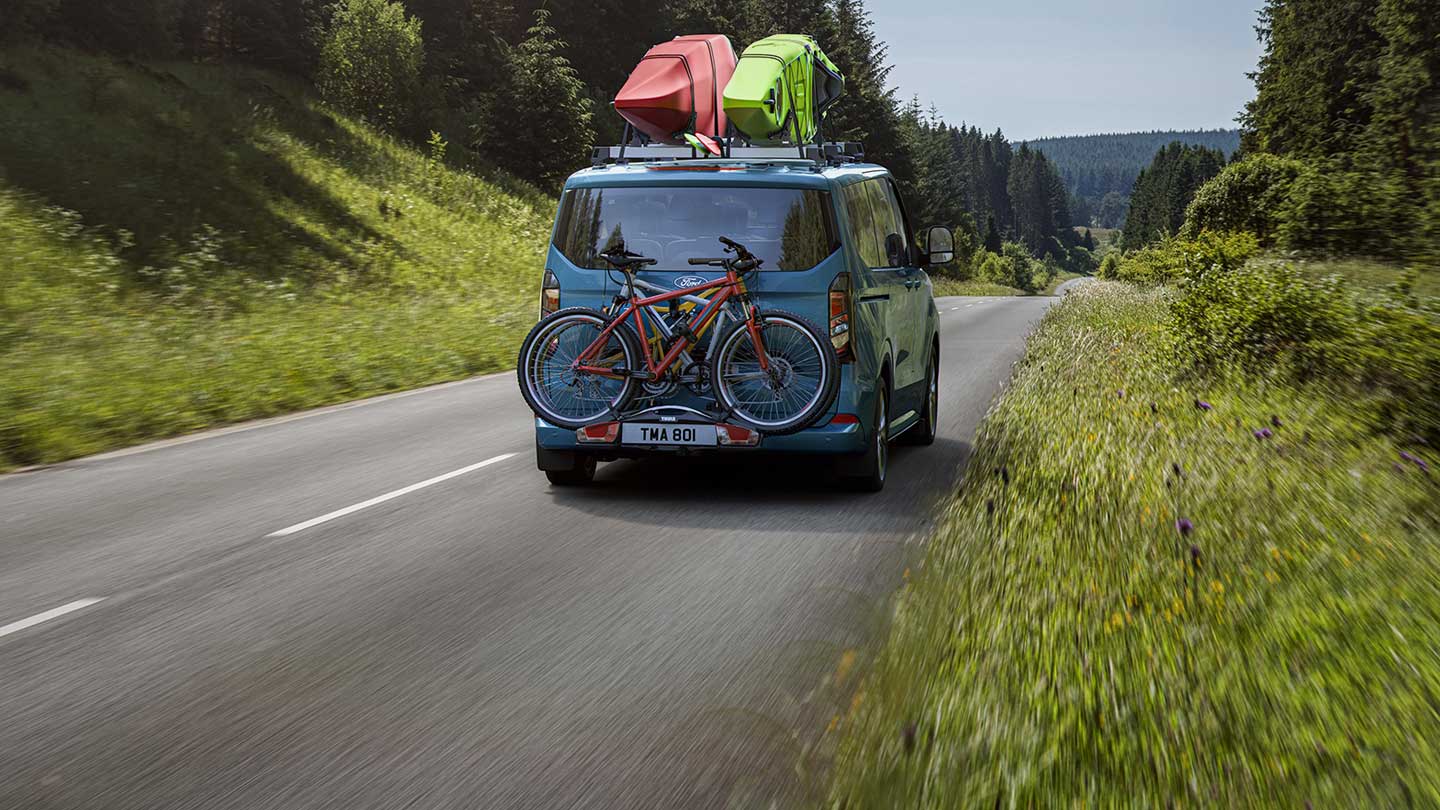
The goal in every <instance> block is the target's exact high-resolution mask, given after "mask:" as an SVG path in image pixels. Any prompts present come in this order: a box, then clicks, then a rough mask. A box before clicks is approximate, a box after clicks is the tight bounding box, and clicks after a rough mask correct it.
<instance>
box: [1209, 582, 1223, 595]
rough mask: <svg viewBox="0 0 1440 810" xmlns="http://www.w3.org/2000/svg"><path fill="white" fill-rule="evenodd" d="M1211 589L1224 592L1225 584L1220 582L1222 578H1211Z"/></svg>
mask: <svg viewBox="0 0 1440 810" xmlns="http://www.w3.org/2000/svg"><path fill="white" fill-rule="evenodd" d="M1210 590H1212V591H1214V592H1215V593H1224V592H1225V586H1224V585H1222V584H1220V580H1218V579H1212V580H1210Z"/></svg>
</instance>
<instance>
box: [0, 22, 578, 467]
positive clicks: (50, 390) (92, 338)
mask: <svg viewBox="0 0 1440 810" xmlns="http://www.w3.org/2000/svg"><path fill="white" fill-rule="evenodd" d="M7 63H8V64H9V65H10V67H9V68H8V69H9V70H11V71H12V72H14V73H15V74H16V75H19V76H21V77H22V78H23V80H24V81H23V82H18V83H12V84H13V86H8V85H7V86H6V87H4V88H0V470H3V469H6V468H8V467H15V466H23V465H28V464H37V463H48V462H55V461H60V460H64V459H67V458H73V457H75V456H80V455H85V454H88V453H94V452H99V451H103V450H107V449H111V448H114V447H119V446H123V445H126V444H133V443H136V442H140V441H145V440H148V439H155V438H161V437H165V436H171V435H176V434H179V433H184V432H188V431H193V430H197V429H200V428H204V427H208V426H212V425H216V424H222V423H226V422H235V421H240V420H245V419H252V418H256V417H263V416H270V415H274V414H277V413H283V412H286V411H291V410H295V409H299V408H306V407H312V406H317V405H324V404H329V403H333V402H339V401H343V400H347V399H354V398H358V397H363V396H368V395H372V394H379V393H384V392H387V391H393V390H398V389H403V388H412V387H416V386H420V385H424V384H427V383H433V382H440V381H444V380H450V379H455V378H458V377H463V376H467V375H472V374H477V373H482V372H486V371H495V370H499V369H502V368H506V367H508V366H509V365H510V364H511V363H513V360H514V355H513V352H514V349H515V347H516V346H517V345H518V343H519V341H520V339H521V337H522V336H523V335H524V331H525V329H527V328H528V327H529V325H530V324H531V323H533V319H534V312H535V310H534V307H535V303H536V297H535V296H536V287H537V286H538V271H539V268H540V267H542V262H543V257H544V250H545V239H546V235H547V234H548V231H549V219H550V216H551V214H552V213H553V205H554V202H553V200H550V199H547V198H545V197H542V196H541V195H539V194H538V193H536V192H534V190H533V189H528V188H526V187H523V186H522V185H521V184H519V183H516V182H515V181H513V180H508V179H506V178H503V177H498V176H496V177H491V176H487V175H485V174H484V173H483V172H481V171H479V170H476V171H469V170H464V169H461V168H458V167H456V166H455V165H452V163H453V161H451V160H448V159H447V157H446V154H445V147H444V145H443V144H441V143H436V144H432V146H431V148H430V150H429V151H428V152H426V151H421V150H416V149H413V148H410V147H408V146H407V145H405V144H403V143H400V142H398V141H396V140H395V139H393V138H390V137H387V136H385V135H384V134H382V133H379V132H377V131H376V130H374V129H372V128H370V127H367V126H365V125H364V124H362V123H360V122H358V121H356V120H353V119H350V118H346V117H344V116H340V115H336V114H334V113H333V112H331V111H330V110H328V109H326V108H325V107H323V106H322V105H320V104H318V103H316V102H315V101H314V100H313V99H312V98H309V97H308V96H306V95H305V93H304V92H303V91H302V90H301V89H300V88H298V87H296V86H294V85H292V84H291V83H289V82H287V81H285V80H284V79H283V78H281V77H278V76H275V75H273V74H269V73H266V72H264V71H259V70H255V69H250V68H235V67H228V66H217V65H194V64H186V63H157V64H141V63H136V62H130V61H116V60H112V59H107V58H104V57H99V56H92V55H86V54H82V53H77V52H73V51H67V50H60V49H28V50H22V51H10V52H0V66H3V65H4V64H7Z"/></svg>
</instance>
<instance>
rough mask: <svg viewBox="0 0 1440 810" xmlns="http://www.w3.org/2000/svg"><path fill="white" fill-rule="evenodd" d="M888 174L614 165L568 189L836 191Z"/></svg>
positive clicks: (689, 163)
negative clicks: (856, 181) (712, 187)
mask: <svg viewBox="0 0 1440 810" xmlns="http://www.w3.org/2000/svg"><path fill="white" fill-rule="evenodd" d="M883 174H888V170H887V169H886V168H885V167H884V166H880V165H877V164H874V163H842V164H838V165H836V164H828V165H827V164H821V163H816V162H815V161H811V160H801V159H799V158H794V159H790V160H773V159H766V160H748V159H744V158H729V159H726V158H715V159H713V160H683V161H663V162H643V163H642V162H635V163H625V164H620V163H612V164H607V165H603V166H595V167H592V168H589V169H583V170H581V171H578V172H576V173H574V174H572V175H570V178H569V179H568V180H566V181H565V188H567V189H569V188H585V187H594V186H615V185H645V186H655V185H675V186H700V185H722V186H770V187H790V188H796V187H799V188H830V187H832V186H834V185H837V184H841V183H842V182H843V181H844V180H846V179H848V178H851V177H855V178H860V177H873V176H877V175H883Z"/></svg>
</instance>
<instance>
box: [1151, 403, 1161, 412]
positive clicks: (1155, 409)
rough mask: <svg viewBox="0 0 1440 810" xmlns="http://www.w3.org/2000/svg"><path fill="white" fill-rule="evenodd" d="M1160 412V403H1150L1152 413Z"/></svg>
mask: <svg viewBox="0 0 1440 810" xmlns="http://www.w3.org/2000/svg"><path fill="white" fill-rule="evenodd" d="M1159 412H1160V406H1159V405H1156V404H1155V403H1153V402H1152V403H1150V413H1159Z"/></svg>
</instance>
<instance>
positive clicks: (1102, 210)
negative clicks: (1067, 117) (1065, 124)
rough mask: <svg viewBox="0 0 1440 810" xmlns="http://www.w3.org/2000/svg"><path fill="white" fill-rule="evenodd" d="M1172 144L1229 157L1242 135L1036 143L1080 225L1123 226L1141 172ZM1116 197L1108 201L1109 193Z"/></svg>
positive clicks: (1177, 133) (1171, 134)
mask: <svg viewBox="0 0 1440 810" xmlns="http://www.w3.org/2000/svg"><path fill="white" fill-rule="evenodd" d="M1171 141H1180V142H1181V143H1187V144H1195V145H1200V146H1207V147H1209V148H1211V149H1219V150H1221V151H1223V152H1224V153H1225V154H1226V156H1227V157H1228V156H1229V155H1231V154H1234V152H1235V150H1237V149H1239V148H1240V131H1239V130H1236V129H1216V130H1188V131H1185V130H1169V131H1164V132H1128V133H1115V134H1106V135H1066V136H1061V137H1058V138H1039V139H1037V140H1033V141H1030V142H1029V143H1030V145H1031V146H1033V147H1035V148H1036V149H1039V150H1040V151H1041V152H1044V153H1045V155H1046V156H1047V157H1049V158H1050V160H1051V161H1053V162H1054V163H1055V166H1056V168H1057V169H1059V170H1060V176H1061V177H1062V178H1063V179H1064V180H1065V185H1066V187H1067V188H1068V189H1069V190H1070V194H1071V196H1072V197H1073V198H1075V199H1074V200H1073V205H1074V207H1075V208H1077V209H1078V210H1077V211H1075V212H1073V214H1072V218H1073V219H1074V221H1075V222H1077V223H1085V222H1092V223H1093V224H1095V225H1099V226H1102V227H1106V228H1118V227H1119V226H1120V225H1121V224H1122V223H1123V222H1124V220H1125V211H1126V209H1127V208H1128V206H1129V202H1130V190H1131V188H1133V187H1134V185H1135V178H1136V176H1137V175H1139V174H1140V170H1141V169H1143V168H1145V167H1146V166H1149V165H1150V161H1151V160H1153V159H1154V157H1155V153H1156V152H1158V151H1160V148H1161V147H1163V146H1165V145H1166V144H1168V143H1170V142H1171ZM1111 194H1113V195H1115V196H1111V197H1110V198H1109V199H1108V200H1107V199H1106V195H1111Z"/></svg>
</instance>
